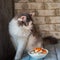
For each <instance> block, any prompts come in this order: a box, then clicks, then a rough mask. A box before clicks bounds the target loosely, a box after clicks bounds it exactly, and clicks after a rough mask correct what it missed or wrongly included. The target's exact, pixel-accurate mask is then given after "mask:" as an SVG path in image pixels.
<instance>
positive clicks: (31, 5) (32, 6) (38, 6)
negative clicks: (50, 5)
mask: <svg viewBox="0 0 60 60" xmlns="http://www.w3.org/2000/svg"><path fill="white" fill-rule="evenodd" d="M42 5H43V4H42V3H15V9H22V8H23V7H22V6H24V7H26V9H43V7H42Z"/></svg>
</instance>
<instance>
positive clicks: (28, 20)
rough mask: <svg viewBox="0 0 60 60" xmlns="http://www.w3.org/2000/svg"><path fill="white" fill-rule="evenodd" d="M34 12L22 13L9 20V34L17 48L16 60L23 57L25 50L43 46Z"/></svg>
mask: <svg viewBox="0 0 60 60" xmlns="http://www.w3.org/2000/svg"><path fill="white" fill-rule="evenodd" d="M33 15H34V13H22V14H19V15H17V16H15V17H14V18H13V19H12V20H11V21H10V22H9V34H10V37H11V41H12V43H13V45H14V47H15V49H16V55H15V58H14V60H19V59H21V56H22V53H23V51H27V52H28V51H30V50H32V49H33V48H36V47H43V40H42V38H41V37H40V33H39V31H37V30H38V29H36V27H35V24H34V23H33Z"/></svg>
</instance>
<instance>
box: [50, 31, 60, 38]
mask: <svg viewBox="0 0 60 60" xmlns="http://www.w3.org/2000/svg"><path fill="white" fill-rule="evenodd" d="M50 34H51V36H54V37H56V38H60V32H57V31H55V32H50Z"/></svg>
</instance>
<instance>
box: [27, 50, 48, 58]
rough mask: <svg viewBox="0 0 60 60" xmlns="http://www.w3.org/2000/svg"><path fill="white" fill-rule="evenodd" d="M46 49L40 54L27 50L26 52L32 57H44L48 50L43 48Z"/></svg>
mask: <svg viewBox="0 0 60 60" xmlns="http://www.w3.org/2000/svg"><path fill="white" fill-rule="evenodd" d="M44 50H46V51H47V53H46V54H42V53H30V52H28V54H29V55H30V56H31V57H32V58H36V59H40V58H44V57H45V56H46V55H47V54H48V50H47V49H44Z"/></svg>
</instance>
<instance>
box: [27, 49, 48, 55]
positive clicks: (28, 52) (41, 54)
mask: <svg viewBox="0 0 60 60" xmlns="http://www.w3.org/2000/svg"><path fill="white" fill-rule="evenodd" d="M43 49H44V48H43ZM44 50H46V51H47V53H46V54H42V53H41V54H39V55H47V54H48V52H49V51H48V50H47V49H44ZM28 54H29V55H33V54H34V53H33V54H31V53H30V52H28ZM35 54H36V53H35Z"/></svg>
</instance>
